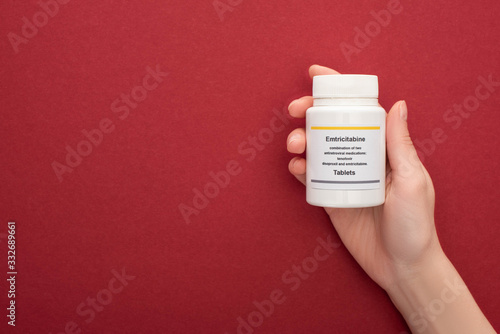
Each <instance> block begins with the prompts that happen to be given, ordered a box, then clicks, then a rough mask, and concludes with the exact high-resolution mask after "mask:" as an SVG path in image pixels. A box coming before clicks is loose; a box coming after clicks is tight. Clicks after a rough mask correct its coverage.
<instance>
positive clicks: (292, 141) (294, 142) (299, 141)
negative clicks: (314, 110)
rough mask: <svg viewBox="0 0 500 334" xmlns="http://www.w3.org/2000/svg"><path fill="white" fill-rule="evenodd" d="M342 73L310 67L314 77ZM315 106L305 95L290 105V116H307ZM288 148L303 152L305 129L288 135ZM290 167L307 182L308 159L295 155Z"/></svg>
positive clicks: (311, 74)
mask: <svg viewBox="0 0 500 334" xmlns="http://www.w3.org/2000/svg"><path fill="white" fill-rule="evenodd" d="M328 74H340V73H339V72H337V71H335V70H333V69H331V68H328V67H324V66H320V65H312V66H311V67H309V76H310V77H311V78H313V77H314V76H316V75H328ZM312 106H313V98H312V96H303V97H301V98H300V99H297V100H294V101H292V102H291V103H290V105H289V106H288V112H289V114H290V116H292V117H295V118H304V117H306V111H307V109H308V108H310V107H312ZM286 147H287V150H288V151H289V152H290V153H296V154H301V153H304V151H305V149H306V133H305V130H304V129H295V130H293V131H292V132H290V134H289V135H288V139H287V144H286ZM288 169H289V170H290V173H292V174H293V175H294V176H295V177H296V178H297V180H299V181H300V182H302V183H303V184H304V185H305V184H306V160H305V159H304V158H301V157H295V158H293V159H292V160H290V163H289V164H288Z"/></svg>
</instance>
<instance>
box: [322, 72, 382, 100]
mask: <svg viewBox="0 0 500 334" xmlns="http://www.w3.org/2000/svg"><path fill="white" fill-rule="evenodd" d="M313 97H314V98H342V97H361V98H363V97H364V98H372V99H377V98H378V77H377V76H376V75H364V74H333V75H316V76H315V77H314V78H313Z"/></svg>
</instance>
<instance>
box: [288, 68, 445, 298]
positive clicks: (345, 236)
mask: <svg viewBox="0 0 500 334" xmlns="http://www.w3.org/2000/svg"><path fill="white" fill-rule="evenodd" d="M309 74H310V76H311V78H312V77H313V76H315V75H324V74H339V73H338V72H336V71H335V70H332V69H330V68H326V67H322V66H318V65H313V66H311V68H310V69H309ZM312 103H313V99H312V97H311V96H304V97H302V98H300V99H297V100H295V101H293V102H292V103H290V106H289V107H288V109H289V113H290V115H291V116H293V117H296V118H304V117H305V113H306V110H307V109H308V108H309V107H311V106H312ZM406 119H407V107H406V103H405V102H404V101H400V102H397V103H396V104H395V105H394V106H393V107H392V108H391V110H390V111H389V114H388V115H387V135H386V137H387V154H388V158H389V165H388V167H387V178H386V185H385V187H386V199H385V204H383V205H381V206H378V207H371V208H360V209H336V208H325V210H326V212H327V213H328V215H329V216H330V219H331V221H332V223H333V226H334V227H335V229H336V230H337V232H338V234H339V236H340V238H341V239H342V241H343V243H344V245H345V246H346V247H347V249H348V250H349V252H350V253H351V254H352V256H353V257H354V258H355V259H356V261H357V262H358V263H359V264H360V265H361V267H362V268H363V269H364V270H365V271H366V273H367V274H368V275H369V276H370V277H371V278H372V279H373V280H374V281H375V282H377V283H378V284H379V285H380V286H381V287H382V288H384V289H387V288H388V287H390V286H391V285H392V284H395V283H396V282H397V281H398V280H401V279H405V277H406V275H407V274H409V273H412V272H413V271H414V269H415V268H414V267H415V266H418V265H419V264H420V263H424V262H425V260H426V259H428V258H436V257H437V256H438V257H439V256H441V254H442V250H441V246H440V244H439V241H438V238H437V234H436V229H435V226H434V188H433V185H432V181H431V178H430V176H429V174H428V173H427V171H426V169H425V167H424V166H423V165H422V163H421V162H420V160H419V159H418V156H417V153H416V151H415V148H414V147H413V144H412V141H411V139H410V135H409V133H408V127H407V122H406ZM305 147H306V137H305V130H304V129H302V128H301V129H295V130H293V131H292V132H291V133H290V135H289V136H288V140H287V149H288V151H289V152H291V153H297V154H300V153H303V152H304V150H305ZM289 169H290V172H291V173H292V174H293V175H295V176H296V177H297V179H298V180H299V181H301V182H302V183H304V184H305V180H306V176H305V173H306V162H305V159H303V158H301V157H295V158H293V159H292V160H291V161H290V164H289Z"/></svg>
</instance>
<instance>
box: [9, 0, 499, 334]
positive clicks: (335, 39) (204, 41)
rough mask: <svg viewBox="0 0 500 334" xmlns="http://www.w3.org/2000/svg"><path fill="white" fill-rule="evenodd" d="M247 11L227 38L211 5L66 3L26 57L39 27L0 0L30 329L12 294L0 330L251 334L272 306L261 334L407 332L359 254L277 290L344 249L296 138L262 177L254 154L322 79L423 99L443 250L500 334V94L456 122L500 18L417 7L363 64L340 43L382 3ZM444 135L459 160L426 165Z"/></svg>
mask: <svg viewBox="0 0 500 334" xmlns="http://www.w3.org/2000/svg"><path fill="white" fill-rule="evenodd" d="M222 2H224V3H228V2H229V0H223V1H222ZM238 2H239V3H238ZM232 3H233V5H234V6H231V9H232V10H231V11H227V12H225V13H223V16H222V18H223V20H221V19H220V18H219V16H218V14H217V12H216V10H215V9H214V6H213V3H212V1H211V0H206V1H183V2H182V1H181V2H179V1H175V2H173V1H169V2H160V1H151V2H147V3H145V2H118V1H113V0H106V1H85V2H82V1H70V2H69V3H67V4H61V5H59V12H58V13H57V14H56V15H54V17H50V18H49V20H48V23H47V24H46V25H45V26H43V27H40V28H39V29H38V33H37V34H36V35H35V36H34V37H32V38H29V39H27V43H24V44H20V45H19V50H18V51H19V52H18V53H15V51H14V48H13V47H12V45H11V43H10V42H9V39H8V34H9V32H13V33H15V34H18V35H20V36H22V35H21V34H22V33H21V27H22V25H23V21H22V18H23V16H26V17H27V18H28V19H29V20H30V21H31V22H33V15H35V14H36V13H37V12H39V11H40V10H41V9H40V6H39V5H38V4H37V1H25V2H18V1H10V0H9V1H2V3H1V4H0V13H1V14H0V16H1V22H0V27H1V39H0V47H1V51H0V57H1V58H0V61H1V62H0V63H1V91H0V103H1V113H0V130H1V132H0V148H1V154H2V157H1V160H0V161H1V173H0V182H1V183H0V184H1V190H0V199H1V202H0V217H1V220H0V247H1V249H2V253H4V254H5V256H4V255H2V259H3V260H2V262H4V261H5V262H6V261H7V259H6V242H7V239H6V233H7V222H8V221H9V220H13V221H16V222H17V230H16V232H17V234H16V236H17V253H16V255H17V259H16V261H17V270H18V276H17V282H16V284H17V286H16V289H17V295H16V306H17V313H16V315H17V318H16V327H15V328H12V327H11V326H7V324H6V322H7V318H6V316H5V314H6V313H7V312H6V310H5V307H7V302H8V301H7V296H6V293H7V291H6V281H5V279H1V281H0V282H1V283H0V286H1V293H0V296H1V298H0V300H1V302H0V303H1V305H2V306H1V309H2V310H4V311H2V313H1V314H0V315H1V318H2V319H3V320H2V321H1V324H0V328H1V332H2V333H10V332H18V333H49V332H52V333H60V332H64V327H65V326H66V323H68V322H71V321H73V322H75V323H76V324H77V325H78V326H79V329H80V330H81V331H82V333H160V332H161V333H225V332H227V333H236V328H237V326H238V322H237V318H238V317H240V316H241V317H243V318H247V316H248V315H249V314H250V313H251V312H253V311H255V310H256V307H255V306H254V305H253V304H252V302H253V301H254V300H255V301H262V300H264V299H269V295H270V293H271V292H272V291H273V290H275V289H280V290H281V291H283V293H284V296H285V297H286V300H285V301H284V303H283V304H281V305H276V307H275V309H274V312H273V314H272V315H271V316H270V317H268V318H267V317H266V318H265V319H264V322H263V324H262V325H260V326H259V327H258V328H256V329H255V333H332V332H333V333H401V332H405V331H408V328H407V327H406V324H405V322H404V320H403V319H402V318H401V316H400V315H399V313H398V312H397V310H396V309H395V308H394V307H393V305H392V304H391V302H390V300H389V299H388V297H387V296H386V294H385V293H384V291H383V290H382V289H380V288H379V287H378V286H377V285H376V284H375V283H373V282H372V281H371V280H370V279H369V278H368V276H367V275H366V274H365V273H364V272H363V271H362V270H361V269H360V268H359V267H358V265H357V263H356V262H355V261H354V260H353V259H352V258H351V256H350V255H349V253H348V252H347V250H346V249H345V248H344V247H343V246H341V247H340V248H338V249H336V250H335V251H334V252H333V253H332V255H331V256H330V257H329V258H328V259H327V260H326V261H324V262H320V263H319V265H318V268H317V270H315V271H314V272H313V273H311V274H310V276H309V277H308V278H307V279H305V280H302V281H301V285H300V287H299V288H298V289H297V290H295V291H291V289H290V286H291V285H290V284H285V283H284V282H283V281H282V275H283V273H285V272H286V271H287V270H290V269H291V267H292V265H294V264H297V265H300V264H301V263H302V261H303V260H304V259H305V258H307V257H309V256H311V255H312V254H313V251H314V249H315V247H316V246H317V244H318V243H317V241H316V239H317V238H318V237H322V238H325V237H326V236H327V235H329V234H331V235H332V238H333V240H338V236H337V234H336V233H335V231H334V230H333V228H332V226H331V224H330V222H329V220H328V217H327V216H326V214H325V212H324V211H323V210H322V209H320V208H317V207H312V206H310V205H308V204H306V202H305V189H304V187H303V186H302V185H301V184H299V183H298V182H297V181H296V180H295V179H294V178H293V176H291V175H290V174H289V172H288V170H287V164H288V161H289V159H290V158H291V155H290V154H289V153H287V152H286V149H285V139H286V136H287V133H288V132H289V131H291V130H292V129H293V128H295V127H299V126H301V125H302V122H301V121H297V120H293V121H290V122H289V124H287V125H286V129H283V131H280V132H277V133H275V134H274V136H273V138H272V140H270V141H269V140H268V141H269V142H268V143H267V144H265V145H263V148H262V147H261V149H262V150H261V151H255V152H256V154H255V157H254V159H253V160H251V161H247V159H249V158H250V155H249V154H247V155H244V154H240V153H239V150H238V147H239V145H243V147H246V148H248V147H250V145H249V144H248V141H249V137H251V136H257V135H258V134H259V132H261V131H265V130H262V129H264V128H267V127H269V124H270V121H271V120H272V119H273V117H274V115H275V112H276V111H283V108H286V106H287V105H288V103H289V102H290V101H291V100H292V99H294V98H297V97H299V96H302V95H308V94H310V90H311V83H310V80H309V78H308V76H307V68H308V67H309V66H310V65H311V64H314V63H319V64H323V65H326V66H330V67H333V68H335V69H337V70H339V71H340V72H343V73H367V74H376V75H378V76H379V82H380V102H381V104H382V105H383V106H384V107H386V108H387V109H388V108H390V106H391V105H392V104H393V103H394V102H396V101H397V100H399V99H405V100H406V101H407V103H408V106H409V126H410V131H411V134H412V137H413V139H414V140H415V141H416V142H420V143H427V146H426V151H427V152H423V155H422V156H423V158H425V165H426V167H427V168H428V170H429V172H430V174H431V176H432V178H433V181H434V186H435V188H436V194H437V203H436V224H437V229H438V234H439V236H440V240H441V243H442V245H443V248H444V249H445V251H446V253H447V255H448V256H449V257H450V259H451V260H452V261H453V263H454V264H455V266H456V267H457V269H458V270H459V272H460V273H461V274H462V276H463V278H464V280H465V281H466V283H467V284H468V286H469V289H470V290H471V291H472V293H473V295H474V296H475V298H476V300H477V301H478V303H479V305H480V306H481V308H482V310H483V311H484V313H485V314H486V316H487V317H488V318H489V320H490V321H491V322H492V324H493V326H494V327H496V328H497V329H498V328H500V316H499V314H498V310H499V309H500V289H499V286H498V284H499V280H498V277H500V267H499V266H498V258H499V256H500V248H499V247H498V239H499V236H500V235H499V234H500V227H499V225H498V216H499V214H500V212H499V206H498V198H499V191H498V183H499V176H498V175H499V174H498V170H499V164H498V161H499V158H498V144H499V135H498V125H499V120H500V116H499V113H498V105H499V103H500V88H498V87H496V88H495V89H496V90H495V91H494V92H493V93H492V94H491V96H490V97H489V98H488V99H486V100H484V101H481V102H480V106H479V107H478V108H477V110H475V111H473V112H471V113H470V115H469V116H468V117H459V120H457V121H456V122H458V121H460V122H461V123H460V124H459V126H458V123H455V121H453V122H450V121H446V120H445V119H444V117H445V114H446V111H447V110H448V109H449V108H451V107H452V106H453V104H462V103H463V102H464V101H465V100H466V99H467V97H468V96H470V95H474V92H475V89H476V87H478V85H479V84H480V82H479V79H478V78H479V77H480V76H483V77H486V78H487V77H488V76H489V75H490V74H491V75H493V77H494V78H495V80H497V81H498V80H500V66H499V60H498V59H499V51H500V47H499V44H498V41H499V40H500V30H499V25H498V13H499V10H500V2H498V1H493V0H479V1H475V2H470V1H465V0H457V1H452V2H447V3H444V2H438V1H430V0H424V1H405V0H402V1H401V6H402V8H403V10H402V12H401V13H399V14H397V15H393V16H392V18H391V21H390V23H389V24H388V25H387V26H386V27H381V29H380V31H379V32H378V34H375V33H373V35H374V37H371V38H370V42H369V44H368V45H366V46H364V47H363V48H360V50H359V53H357V54H353V55H351V57H350V61H348V59H347V57H345V56H344V54H343V53H342V51H341V48H340V45H341V43H348V44H350V45H353V46H354V45H355V44H354V43H355V41H354V38H355V28H356V27H359V28H360V29H364V28H365V26H366V25H367V24H368V23H369V22H371V21H374V17H373V16H372V15H371V14H370V12H371V11H372V10H373V11H376V12H378V11H380V10H383V9H385V8H387V4H388V1H385V0H383V1H367V0H366V1H349V0H342V1H327V0H324V1H315V2H311V3H310V2H294V1H284V0H279V1H264V0H254V1H248V0H247V1H232ZM42 19H43V17H42ZM374 31H375V30H374ZM375 32H376V31H375ZM157 64H158V65H159V66H160V68H161V70H162V71H165V72H168V76H167V77H165V79H164V81H163V82H162V83H160V84H159V86H158V87H157V88H156V89H154V90H152V91H150V92H148V96H147V98H146V99H145V100H144V101H143V102H140V103H139V105H138V106H137V107H136V108H135V109H133V110H131V112H130V115H129V116H128V117H127V118H126V119H124V120H120V119H119V118H118V116H119V114H116V113H114V112H113V111H112V110H111V109H110V106H111V104H112V103H113V101H114V100H116V99H117V98H119V97H120V94H122V93H123V94H130V92H131V90H132V89H133V88H134V87H136V86H138V85H140V84H141V83H142V80H143V78H144V76H145V75H146V74H147V72H146V68H147V67H148V66H150V67H152V68H154V67H155V66H156V65H157ZM273 110H274V112H273ZM104 118H109V119H110V120H112V121H113V123H114V125H115V129H114V131H113V132H111V133H109V134H104V138H103V141H102V143H101V144H100V145H99V146H98V147H94V148H93V152H92V153H91V154H90V155H88V156H87V157H84V158H83V159H82V162H81V164H80V165H79V166H77V167H75V168H74V170H73V171H72V172H71V173H65V174H64V175H63V181H62V182H59V180H58V178H57V176H56V174H55V172H54V170H53V168H52V166H51V164H52V163H53V161H57V162H59V163H64V160H65V156H66V150H65V147H66V145H69V146H71V147H73V148H75V147H76V145H77V144H78V143H79V142H80V141H82V140H84V139H85V137H84V136H83V135H82V133H81V131H82V130H83V129H87V130H91V129H94V128H96V127H97V126H98V124H99V122H100V120H102V119H104ZM453 126H458V128H456V129H454V128H453ZM436 128H440V129H442V131H443V132H444V135H445V136H446V140H445V141H444V142H442V143H437V144H436V143H434V144H433V145H435V147H434V148H432V145H431V144H430V143H429V138H431V136H432V131H433V130H434V129H436ZM245 142H247V143H245ZM246 145H247V146H246ZM421 151H423V150H422V149H421ZM231 160H235V161H237V162H238V163H239V166H240V168H241V173H240V174H238V175H236V176H232V177H231V179H230V183H229V185H228V186H227V187H225V188H223V189H220V191H219V193H218V195H217V196H215V197H214V198H213V199H210V202H209V204H208V205H207V206H206V207H205V208H203V209H201V210H199V212H198V214H194V215H191V216H190V224H187V223H186V220H185V219H184V218H183V216H182V214H181V212H180V210H179V205H180V204H181V203H184V204H185V205H190V206H192V205H193V203H192V201H193V197H194V191H195V190H194V189H200V190H202V189H203V187H204V186H205V185H206V184H207V183H208V182H210V181H211V177H210V175H209V172H210V171H213V172H218V171H221V170H224V169H225V168H226V164H227V163H228V162H229V161H231ZM0 267H1V268H6V266H5V265H4V264H2V265H0ZM122 268H125V271H126V273H127V275H132V276H135V279H133V280H131V281H129V283H128V285H127V286H126V287H124V288H123V290H122V291H121V292H119V293H117V294H115V295H113V297H112V298H113V299H112V301H111V302H110V303H109V304H108V305H106V306H104V309H103V310H102V311H101V312H97V313H96V314H95V318H94V319H93V320H92V321H90V322H89V323H87V322H86V321H85V320H86V319H88V317H87V316H85V317H82V316H80V315H78V314H77V312H76V309H77V307H78V305H79V304H80V303H82V302H85V300H86V299H87V298H88V297H93V298H96V295H98V294H99V292H100V291H103V289H106V288H107V287H108V283H109V282H110V281H111V280H112V277H113V274H112V270H116V271H121V269H122ZM2 271H5V272H7V270H6V269H5V270H2ZM5 275H6V274H5ZM2 276H3V275H2V274H0V277H2ZM101 297H102V296H101ZM4 312H5V314H4Z"/></svg>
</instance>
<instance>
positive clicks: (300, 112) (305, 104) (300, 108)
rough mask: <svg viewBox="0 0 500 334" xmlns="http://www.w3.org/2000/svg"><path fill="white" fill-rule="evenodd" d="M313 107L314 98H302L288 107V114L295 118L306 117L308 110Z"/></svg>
mask: <svg viewBox="0 0 500 334" xmlns="http://www.w3.org/2000/svg"><path fill="white" fill-rule="evenodd" d="M312 106H313V97H312V96H302V97H301V98H300V99H297V100H293V101H292V102H291V103H290V104H289V105H288V113H289V114H290V116H292V117H295V118H304V117H306V110H307V109H309V108H310V107H312Z"/></svg>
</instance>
